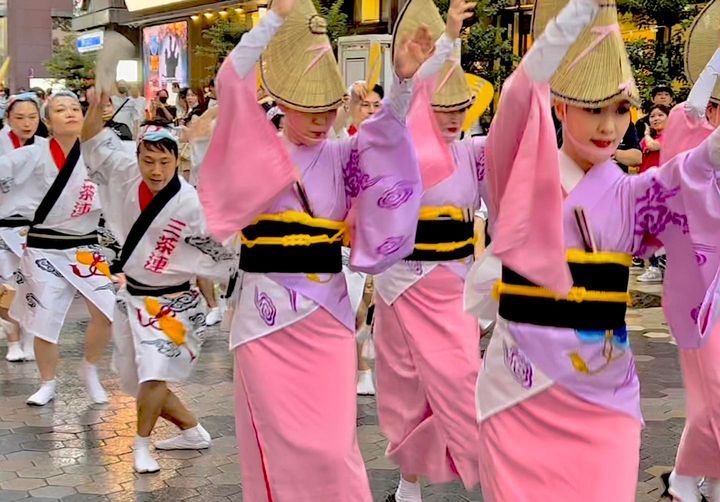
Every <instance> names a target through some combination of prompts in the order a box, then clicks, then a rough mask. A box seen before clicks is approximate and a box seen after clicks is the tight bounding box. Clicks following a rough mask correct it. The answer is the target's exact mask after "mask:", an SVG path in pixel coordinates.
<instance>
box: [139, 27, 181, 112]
mask: <svg viewBox="0 0 720 502" xmlns="http://www.w3.org/2000/svg"><path fill="white" fill-rule="evenodd" d="M143 69H144V76H145V97H146V98H147V99H152V98H154V97H155V95H156V94H157V91H159V90H160V89H166V90H168V91H170V89H171V87H172V84H173V83H174V82H177V83H178V84H179V85H180V87H187V85H188V25H187V22H186V21H181V22H177V23H168V24H161V25H158V26H149V27H147V28H143Z"/></svg>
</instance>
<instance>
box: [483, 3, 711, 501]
mask: <svg viewBox="0 0 720 502" xmlns="http://www.w3.org/2000/svg"><path fill="white" fill-rule="evenodd" d="M566 3H567V5H565V4H566ZM552 4H553V2H552V1H548V0H540V1H539V2H538V3H537V4H536V6H535V9H536V12H535V30H536V32H541V31H542V26H543V25H544V24H546V23H547V28H546V29H545V31H544V33H543V35H542V36H541V37H539V38H537V40H536V43H535V44H534V45H533V47H532V49H531V50H530V51H529V52H528V54H527V55H526V56H525V58H524V59H523V61H522V62H521V64H520V66H519V67H518V69H517V70H516V71H515V73H514V74H513V75H512V76H511V78H510V79H509V80H508V81H507V82H506V84H505V86H504V88H503V94H502V98H501V102H500V104H499V108H498V113H497V115H496V117H495V121H494V123H493V125H492V127H491V130H490V134H489V136H488V139H487V146H486V157H487V177H488V187H489V188H488V191H489V193H490V197H489V201H490V211H491V215H495V219H494V220H493V222H492V235H493V246H494V254H495V255H496V256H497V257H498V258H499V259H500V261H501V263H502V279H501V280H500V281H498V282H497V283H496V284H495V286H494V288H493V293H494V295H495V297H496V298H498V299H499V317H498V321H497V325H496V327H495V331H494V333H493V338H492V340H491V342H490V345H489V347H488V350H487V352H486V354H485V361H484V366H483V368H482V370H481V371H480V376H479V378H478V391H477V404H478V413H479V419H480V447H479V449H480V458H481V459H482V462H481V464H480V478H481V484H482V488H483V493H484V495H485V500H488V501H491V502H492V501H498V500H519V501H520V500H522V501H528V500H563V501H565V500H582V501H588V502H600V501H603V502H604V501H608V500H613V501H618V502H629V501H633V500H635V492H636V484H637V471H638V463H639V448H640V431H641V427H642V416H641V412H640V395H639V382H638V377H637V371H636V367H635V362H634V358H633V355H632V351H631V349H630V346H629V342H628V335H627V329H626V326H625V312H626V307H627V303H628V302H629V295H628V292H627V290H628V280H629V267H630V265H631V261H632V256H633V255H634V254H639V255H647V254H649V253H650V252H652V251H653V250H654V249H657V247H659V246H660V245H664V247H665V249H666V251H667V255H668V272H667V274H668V275H667V277H668V282H669V283H673V284H675V285H676V287H675V288H674V289H673V290H672V291H668V292H667V296H666V301H667V302H669V305H673V307H672V308H674V309H680V310H682V315H685V316H687V317H688V318H691V316H692V309H690V308H688V306H687V305H685V304H684V303H681V301H680V300H679V297H682V296H683V295H684V294H685V292H686V291H687V290H689V288H691V287H692V283H693V282H698V281H701V280H702V276H703V271H702V265H701V264H700V263H698V262H697V261H695V260H694V257H695V249H697V248H698V246H702V245H706V244H707V243H709V242H712V241H713V239H714V238H716V236H717V228H718V225H720V195H719V194H718V191H717V182H716V176H717V171H718V170H720V134H713V135H712V136H711V137H710V138H708V140H707V141H706V142H705V143H703V144H702V145H700V146H699V147H698V148H696V149H695V150H693V151H691V152H687V153H684V154H681V155H679V156H677V157H675V158H674V159H673V160H672V161H670V162H668V163H666V164H665V165H663V166H662V167H661V168H659V169H654V170H651V171H648V172H647V173H644V174H642V175H638V176H627V175H625V174H623V172H622V171H621V170H620V168H619V167H618V166H617V164H616V163H615V162H614V161H613V160H612V155H613V153H614V152H615V150H616V148H617V146H618V144H619V143H620V141H621V140H622V137H623V134H624V133H625V131H626V130H627V127H628V125H629V121H630V114H629V112H630V106H631V104H636V103H637V102H638V101H639V96H638V92H637V89H636V87H635V83H634V81H633V78H632V69H631V67H630V62H629V60H628V57H627V54H626V52H625V47H624V42H623V40H622V37H621V35H620V28H619V26H618V24H617V12H616V7H615V4H613V3H608V2H605V1H604V0H601V1H597V0H571V1H570V2H562V1H561V2H555V5H552ZM563 5H565V6H564V8H563V9H562V11H561V12H560V13H559V15H557V17H556V18H554V16H555V15H556V13H557V11H558V10H559V8H560V7H562V6H563ZM548 20H549V23H548ZM551 93H552V95H553V96H554V98H555V112H556V114H557V115H558V117H559V119H560V120H561V121H562V122H563V135H564V144H563V147H562V150H560V152H558V151H557V147H556V143H555V135H554V127H553V122H552V117H551V115H550V106H549V105H550V103H551ZM471 290H472V288H471ZM696 307H699V305H697V306H696ZM681 335H683V336H685V337H686V338H687V340H686V342H687V343H688V344H689V345H692V344H695V345H696V346H698V345H699V344H700V337H699V336H698V335H697V334H695V333H694V332H685V333H681ZM676 336H677V334H676Z"/></svg>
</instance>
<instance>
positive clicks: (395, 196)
mask: <svg viewBox="0 0 720 502" xmlns="http://www.w3.org/2000/svg"><path fill="white" fill-rule="evenodd" d="M413 192H414V190H413V184H412V183H410V182H409V181H404V180H403V181H398V182H397V183H395V184H394V185H393V186H392V187H390V188H388V189H387V190H385V192H383V194H382V196H381V197H380V198H379V199H378V201H377V205H378V207H379V208H381V209H397V208H399V207H400V206H402V205H403V204H405V203H406V202H407V201H408V200H410V197H412V194H413Z"/></svg>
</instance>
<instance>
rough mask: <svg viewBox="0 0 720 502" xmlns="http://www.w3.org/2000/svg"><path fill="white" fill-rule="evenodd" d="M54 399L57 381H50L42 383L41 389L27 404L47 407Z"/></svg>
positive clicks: (28, 399)
mask: <svg viewBox="0 0 720 502" xmlns="http://www.w3.org/2000/svg"><path fill="white" fill-rule="evenodd" d="M53 399H55V380H50V381H48V382H42V384H41V385H40V389H39V390H38V391H37V392H36V393H35V394H33V395H32V396H30V397H29V398H27V401H25V402H26V403H27V404H31V405H34V406H45V405H46V404H48V403H49V402H50V401H52V400H53Z"/></svg>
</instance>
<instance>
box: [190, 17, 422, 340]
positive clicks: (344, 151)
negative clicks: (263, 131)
mask: <svg viewBox="0 0 720 502" xmlns="http://www.w3.org/2000/svg"><path fill="white" fill-rule="evenodd" d="M280 24H281V22H280V23H279V24H278V23H277V22H276V21H275V16H270V17H268V18H267V19H265V20H264V22H263V23H261V24H260V25H259V26H258V27H257V28H256V29H255V30H253V31H252V32H250V33H248V34H246V35H245V37H244V38H243V41H242V42H241V43H240V44H239V45H238V46H237V47H236V48H235V50H234V51H233V52H232V53H231V54H230V57H229V58H228V59H227V62H226V63H225V66H224V67H223V69H222V70H221V72H220V74H219V77H218V81H219V82H218V83H219V88H220V89H221V109H222V107H223V106H226V107H227V106H230V107H231V108H232V109H231V110H228V109H227V108H226V109H225V110H223V111H224V113H225V117H243V120H246V119H245V117H249V118H254V117H256V116H260V115H259V113H260V107H259V106H257V105H255V103H251V104H250V105H251V107H249V108H248V106H247V105H246V104H247V100H242V99H237V97H235V98H232V97H231V98H230V99H229V101H228V102H227V104H224V103H225V102H223V101H222V95H223V92H224V93H227V92H228V91H233V92H247V85H246V84H247V82H248V78H251V77H252V78H254V76H253V75H252V73H251V72H252V69H253V68H254V64H255V61H257V59H258V57H259V55H260V53H261V52H262V50H263V49H264V47H265V45H266V44H267V43H268V42H269V41H270V39H271V38H272V36H273V35H274V32H275V31H276V30H277V29H278V28H279V27H280ZM411 83H412V82H411V81H405V82H395V83H394V85H393V86H392V88H391V91H390V96H389V97H388V98H386V99H385V102H384V105H383V107H382V108H381V110H380V111H379V112H378V113H377V114H376V115H374V116H373V117H372V118H371V119H369V120H368V121H367V122H366V123H365V124H363V127H362V128H361V130H360V132H359V133H358V134H357V135H355V136H353V137H352V138H349V139H346V140H339V141H324V142H322V143H321V144H319V145H316V146H302V145H294V144H291V143H290V142H289V141H287V140H285V139H284V138H280V139H278V138H276V137H268V138H267V142H268V148H274V147H278V148H279V149H280V150H282V151H280V152H278V156H279V158H284V157H289V159H290V161H291V162H292V165H293V166H294V167H295V170H296V171H297V172H298V173H299V177H300V179H301V181H302V184H303V187H304V189H305V192H306V194H307V198H308V201H309V205H310V208H311V210H312V216H314V217H316V218H323V219H328V220H333V221H344V220H345V219H346V218H348V214H349V213H350V209H351V207H352V213H353V218H352V223H353V228H352V253H351V256H350V267H351V268H353V269H354V270H358V271H361V272H367V273H378V272H381V271H383V270H385V269H387V268H388V267H390V266H391V265H392V264H393V263H395V262H397V261H398V260H400V259H402V258H403V257H404V256H407V255H408V254H410V253H411V252H412V249H413V245H414V241H415V230H416V225H417V214H418V211H419V207H420V197H421V195H422V183H421V181H420V173H419V169H418V165H417V160H416V158H415V153H414V149H413V146H412V141H411V139H410V134H409V132H408V130H407V127H406V126H405V115H406V114H407V110H408V108H409V105H410V98H411V91H412V85H411ZM263 120H264V118H263ZM239 122H241V121H237V120H234V124H227V123H223V120H222V117H221V119H220V120H219V122H218V128H220V127H225V126H227V127H237V126H238V125H237V124H238V123H239ZM250 127H255V126H253V125H251V126H250ZM216 135H217V133H216ZM220 137H222V134H220ZM215 139H216V138H214V139H213V142H214V143H215ZM214 146H215V151H214V152H213V151H212V150H213V144H211V147H210V148H211V152H210V153H209V154H208V157H206V159H205V162H204V163H203V166H202V168H201V172H200V194H201V198H202V201H203V204H204V205H205V204H206V201H207V203H208V207H206V211H207V212H208V220H209V225H210V228H211V230H212V229H213V228H217V229H218V233H219V234H220V233H222V234H226V233H227V230H228V229H229V227H228V224H233V223H234V222H235V221H236V215H234V214H232V213H230V214H227V217H226V218H225V220H224V221H223V215H222V211H216V210H215V209H216V208H217V207H221V206H223V205H224V207H229V208H232V207H233V204H234V205H235V206H237V207H238V208H239V212H242V213H243V214H245V215H250V216H252V217H256V216H259V215H260V214H276V213H282V212H285V211H291V210H292V211H304V209H303V206H302V205H301V202H300V199H299V197H298V196H297V195H296V192H295V189H294V186H293V185H292V184H287V183H285V185H284V188H283V186H282V185H279V186H280V189H279V194H278V195H275V196H273V197H272V199H271V200H270V202H269V203H265V204H263V205H257V206H252V207H249V206H248V204H247V202H246V200H245V199H243V198H242V197H240V195H241V194H239V193H234V192H232V185H229V186H225V185H224V183H223V181H224V180H225V179H226V178H225V176H226V175H227V179H228V180H230V179H231V178H233V174H231V173H226V172H225V171H224V169H233V168H234V169H235V170H236V171H237V169H238V168H239V169H244V170H246V171H247V172H248V176H247V177H246V181H247V180H257V183H258V187H259V188H261V189H262V190H266V188H265V187H263V186H262V184H263V180H262V176H258V173H262V172H263V168H264V166H263V165H256V166H255V165H253V166H248V165H244V164H242V162H243V159H242V158H237V159H227V158H226V159H224V160H226V161H229V162H225V163H222V164H217V163H215V162H212V161H211V159H212V158H213V157H211V155H213V154H218V151H217V149H218V148H221V147H222V145H219V144H216V145H214ZM254 148H255V149H257V146H255V147H254ZM233 163H234V164H233ZM235 177H236V173H235ZM240 181H242V180H240ZM267 181H268V183H269V184H275V185H278V183H277V180H274V179H271V180H267ZM283 183H284V181H283ZM250 188H252V187H250ZM244 203H245V204H244ZM211 207H212V208H213V209H212V214H210V213H211V211H210V208H211ZM220 229H222V230H220ZM240 230H242V228H241V227H239V228H234V231H235V232H239V231H240ZM223 236H225V237H226V235H223ZM240 284H241V287H240V291H239V294H238V297H237V300H236V302H237V305H236V309H235V316H234V320H233V326H232V331H231V340H230V346H231V348H235V347H237V346H238V345H241V344H243V343H246V342H249V341H251V340H255V339H257V338H260V337H262V336H265V335H269V334H271V333H273V332H276V331H278V330H280V329H282V328H284V327H286V326H289V325H291V324H293V323H295V322H297V321H299V320H301V319H302V318H304V317H306V316H308V315H309V314H311V313H312V312H313V311H315V310H316V309H318V308H323V309H325V310H327V311H328V312H329V313H330V314H331V315H332V316H333V317H334V318H335V319H337V320H338V321H339V322H340V323H341V324H342V325H343V326H344V327H346V328H347V329H348V330H350V331H354V330H355V318H354V314H353V312H352V309H351V305H350V301H349V298H348V292H347V285H346V282H345V280H344V277H343V274H342V273H338V274H288V273H275V274H272V273H271V274H259V273H244V274H243V276H242V281H241V283H240Z"/></svg>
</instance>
